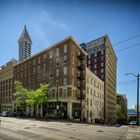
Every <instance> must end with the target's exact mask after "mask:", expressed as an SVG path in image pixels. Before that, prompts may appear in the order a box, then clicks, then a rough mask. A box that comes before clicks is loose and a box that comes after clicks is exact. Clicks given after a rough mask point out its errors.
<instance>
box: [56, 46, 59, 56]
mask: <svg viewBox="0 0 140 140" xmlns="http://www.w3.org/2000/svg"><path fill="white" fill-rule="evenodd" d="M56 56H59V48H56Z"/></svg>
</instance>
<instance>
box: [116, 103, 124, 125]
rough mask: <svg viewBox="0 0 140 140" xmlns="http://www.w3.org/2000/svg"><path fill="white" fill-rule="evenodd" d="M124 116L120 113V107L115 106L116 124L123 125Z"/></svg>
mask: <svg viewBox="0 0 140 140" xmlns="http://www.w3.org/2000/svg"><path fill="white" fill-rule="evenodd" d="M125 119H126V118H125V116H124V114H123V113H122V111H121V106H120V105H118V104H117V105H116V120H117V123H119V124H121V123H125Z"/></svg>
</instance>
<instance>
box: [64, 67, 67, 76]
mask: <svg viewBox="0 0 140 140" xmlns="http://www.w3.org/2000/svg"><path fill="white" fill-rule="evenodd" d="M64 75H67V67H64Z"/></svg>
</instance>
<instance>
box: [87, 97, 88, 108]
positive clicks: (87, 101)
mask: <svg viewBox="0 0 140 140" xmlns="http://www.w3.org/2000/svg"><path fill="white" fill-rule="evenodd" d="M87 106H88V98H87Z"/></svg>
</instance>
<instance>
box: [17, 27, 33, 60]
mask: <svg viewBox="0 0 140 140" xmlns="http://www.w3.org/2000/svg"><path fill="white" fill-rule="evenodd" d="M18 44H19V61H23V60H25V59H27V58H29V57H31V45H32V40H31V38H30V36H29V33H28V31H27V28H26V25H25V26H24V29H23V32H22V34H21V36H20V38H19V40H18Z"/></svg>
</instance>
